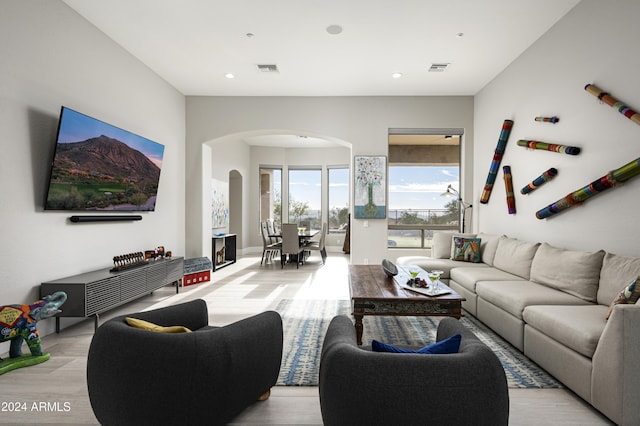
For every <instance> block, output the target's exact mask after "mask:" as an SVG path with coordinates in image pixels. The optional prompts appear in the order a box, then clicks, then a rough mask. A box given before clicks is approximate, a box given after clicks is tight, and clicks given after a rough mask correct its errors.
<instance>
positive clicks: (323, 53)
mask: <svg viewBox="0 0 640 426" xmlns="http://www.w3.org/2000/svg"><path fill="white" fill-rule="evenodd" d="M64 2H65V3H66V4H68V5H69V6H70V7H71V8H73V9H75V10H76V11H77V12H78V13H79V14H80V15H82V16H84V17H85V18H86V19H87V20H88V21H90V22H91V23H93V24H94V25H95V26H96V27H98V28H99V29H101V30H102V31H103V32H104V33H105V34H107V36H109V37H110V38H112V39H113V40H114V41H115V42H117V43H118V44H120V45H121V46H122V47H124V48H125V49H126V50H128V51H129V52H130V53H131V54H132V55H134V56H135V57H137V58H138V59H139V60H141V61H142V62H143V63H145V64H146V65H147V66H148V67H149V68H151V69H152V70H153V71H155V72H156V73H157V74H158V75H160V76H161V77H162V78H164V79H165V80H166V81H167V82H169V84H171V85H172V86H174V87H175V88H177V89H178V90H179V91H180V92H181V93H183V94H184V95H199V96H371V95H381V96H392V95H399V96H405V95H424V96H429V95H445V96H446V95H475V94H476V93H477V92H478V91H479V90H480V89H482V88H483V87H484V86H485V85H486V84H487V83H489V82H490V81H491V80H492V79H493V78H494V77H496V76H497V75H498V74H499V73H500V72H501V71H502V70H503V69H504V68H505V67H506V66H507V65H509V63H511V62H512V61H513V60H514V59H515V58H516V57H518V55H520V54H521V53H522V52H523V51H524V50H526V49H527V48H528V47H529V46H530V45H531V44H532V43H533V42H534V41H535V40H536V39H538V38H539V37H540V36H541V35H542V34H544V33H545V32H546V31H547V30H548V29H549V28H550V27H551V26H553V25H554V23H555V22H557V21H558V20H559V19H560V18H561V17H562V16H563V15H565V14H566V13H567V12H568V11H569V10H570V9H571V8H573V7H574V6H575V5H576V4H577V3H578V2H579V0H536V1H531V0H394V1H384V0H271V1H269V0H228V1H224V2H223V1H219V0H218V1H216V0H181V1H177V0H64ZM330 25H339V26H341V27H342V29H343V31H342V33H340V34H337V35H332V34H329V33H328V32H327V27H329V26H330ZM248 33H251V34H253V36H252V37H248V36H247V34H248ZM459 33H462V34H463V36H458V34H459ZM432 63H449V64H450V65H449V67H448V69H447V70H446V71H444V72H428V69H429V66H430V65H431V64H432ZM257 64H276V65H277V66H278V68H279V73H276V74H269V73H261V72H259V71H258V69H257V67H256V65H257ZM394 72H400V73H402V74H403V76H402V77H401V78H397V79H394V78H392V77H391V74H392V73H394ZM225 73H233V74H234V75H235V78H233V79H228V78H226V77H225Z"/></svg>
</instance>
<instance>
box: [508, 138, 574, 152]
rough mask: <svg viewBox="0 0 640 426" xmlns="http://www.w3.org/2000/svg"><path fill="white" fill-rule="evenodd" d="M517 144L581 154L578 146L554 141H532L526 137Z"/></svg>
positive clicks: (544, 149)
mask: <svg viewBox="0 0 640 426" xmlns="http://www.w3.org/2000/svg"><path fill="white" fill-rule="evenodd" d="M516 144H517V145H518V146H522V147H525V148H531V149H541V150H543V151H551V152H559V153H561V154H568V155H578V154H580V148H578V147H577V146H568V145H557V144H553V143H546V142H540V141H530V140H525V139H520V140H519V141H518V142H516Z"/></svg>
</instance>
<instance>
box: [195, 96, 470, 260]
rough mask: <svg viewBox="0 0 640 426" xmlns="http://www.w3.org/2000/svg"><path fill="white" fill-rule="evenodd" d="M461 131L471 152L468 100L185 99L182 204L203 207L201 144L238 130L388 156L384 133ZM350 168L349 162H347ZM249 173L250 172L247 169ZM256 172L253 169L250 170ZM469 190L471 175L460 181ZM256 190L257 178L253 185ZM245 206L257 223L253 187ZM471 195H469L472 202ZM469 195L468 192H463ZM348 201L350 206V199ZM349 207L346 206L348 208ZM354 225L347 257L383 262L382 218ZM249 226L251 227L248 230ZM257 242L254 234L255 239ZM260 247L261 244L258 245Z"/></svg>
mask: <svg viewBox="0 0 640 426" xmlns="http://www.w3.org/2000/svg"><path fill="white" fill-rule="evenodd" d="M438 127H442V128H445V127H455V128H463V129H465V138H464V139H465V143H466V145H467V147H472V146H473V139H474V130H473V99H472V98H471V97H464V96H461V97H410V96H407V97H377V96H372V97H187V151H186V156H187V157H186V161H187V169H186V183H187V204H188V205H189V206H202V203H203V200H202V199H201V197H200V195H199V194H201V187H202V181H203V179H202V171H203V170H202V168H201V167H202V166H201V165H200V161H199V158H200V156H201V153H202V149H201V146H202V144H204V143H207V142H209V141H213V140H215V139H218V138H222V137H225V136H228V135H234V134H237V133H243V132H260V131H271V130H274V129H284V130H285V131H287V132H295V131H299V132H301V133H305V134H315V135H320V136H324V137H331V138H334V139H336V140H339V141H343V142H346V143H348V144H351V155H352V156H353V155H387V152H388V139H387V137H388V129H389V128H438ZM349 161H350V162H351V161H352V160H349ZM472 162H473V152H472V150H471V149H467V150H466V151H465V152H464V157H463V164H462V168H465V167H466V168H467V170H469V171H470V170H471V169H472ZM252 167H254V166H252ZM252 173H257V170H256V171H254V172H252ZM462 178H463V180H464V181H465V184H466V186H467V187H468V188H469V189H470V187H471V174H470V173H469V175H464V176H463V177H462ZM254 185H257V180H256V182H255V183H254ZM252 191H255V192H254V196H251V198H250V200H248V201H249V203H250V204H245V205H246V206H247V209H249V211H250V212H255V213H252V214H253V215H254V216H250V217H252V218H253V219H250V221H251V220H252V221H253V222H252V223H249V224H248V226H249V228H247V229H254V228H255V227H257V223H258V219H257V218H258V216H257V214H258V213H257V212H258V205H257V203H258V202H259V197H258V195H257V194H258V192H257V188H256V189H252ZM470 195H471V192H470V190H469V195H468V196H469V197H470ZM464 196H465V197H467V194H466V193H465V194H464ZM351 201H352V200H351ZM352 204H353V202H351V205H352ZM203 214H204V213H203V209H202V208H197V207H196V208H193V209H192V210H188V211H187V254H188V255H193V256H196V255H198V253H199V252H201V247H203V238H208V236H205V234H204V233H203V232H202V226H201V225H200V224H201V223H202V219H203ZM363 222H364V221H363V220H353V221H352V228H351V259H352V262H353V263H362V262H363V260H364V259H365V258H366V259H369V262H371V263H377V262H380V261H381V260H382V259H383V258H384V257H386V256H387V248H386V245H387V224H386V221H384V220H369V224H370V226H369V228H364V227H363ZM251 227H254V228H251ZM255 238H256V241H257V238H258V236H256V237H255ZM255 245H257V246H261V245H262V243H260V244H255Z"/></svg>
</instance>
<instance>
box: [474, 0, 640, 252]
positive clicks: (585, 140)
mask: <svg viewBox="0 0 640 426" xmlns="http://www.w3.org/2000/svg"><path fill="white" fill-rule="evenodd" d="M639 16H640V2H637V1H635V0H619V1H615V2H601V1H598V0H583V1H582V2H581V3H580V4H578V5H577V6H576V7H575V8H574V9H573V10H572V11H571V12H569V13H568V14H567V16H565V17H564V18H563V19H562V20H561V21H559V22H558V24H557V25H556V26H554V27H553V28H552V29H551V30H549V31H548V32H547V34H545V35H544V36H543V37H542V38H541V39H539V40H538V41H537V42H536V43H535V44H534V45H533V46H532V47H531V48H529V49H528V50H527V51H526V52H525V53H523V54H522V55H521V56H520V57H519V58H518V59H517V60H516V61H515V62H514V63H512V64H511V66H509V67H508V68H507V69H506V70H505V71H504V72H502V73H501V74H500V75H499V76H498V77H497V78H496V79H495V80H494V81H493V82H491V83H490V84H489V85H488V86H486V87H485V88H484V89H483V90H482V91H481V92H480V93H479V94H478V95H477V96H476V97H475V120H474V128H475V145H474V147H475V166H476V167H475V172H474V182H475V184H474V202H473V205H474V209H473V210H474V220H475V221H476V222H477V223H476V224H477V225H479V226H477V229H481V230H484V231H487V232H495V233H506V234H507V235H509V236H513V237H518V238H522V239H528V240H535V241H547V242H549V243H550V244H553V245H556V246H558V247H565V248H573V249H587V250H598V249H605V250H608V251H611V252H614V253H618V254H627V255H639V254H640V252H639V251H638V237H639V236H640V226H639V225H638V211H639V210H640V197H639V196H638V195H639V194H640V176H638V177H636V178H634V179H632V180H630V181H628V182H627V183H626V184H625V185H623V186H621V187H619V188H613V189H609V190H608V191H606V192H603V193H601V194H599V195H597V196H596V197H595V198H592V199H590V200H588V201H586V202H585V203H583V204H582V205H581V206H579V207H574V208H572V209H569V210H567V211H565V212H563V213H560V214H558V215H556V216H553V217H551V218H549V219H546V220H539V219H537V218H536V217H535V213H536V211H538V210H540V209H542V208H544V207H546V206H547V205H549V204H550V203H553V202H555V201H557V200H559V199H560V198H562V197H564V196H566V195H567V194H569V193H571V192H573V191H575V190H577V189H579V188H582V187H584V186H585V185H588V184H589V183H591V182H592V181H594V180H596V179H598V178H600V177H602V176H603V175H605V174H607V172H609V171H610V170H613V169H616V168H618V167H620V166H622V165H624V164H626V163H628V162H630V161H631V160H633V159H636V158H638V157H639V156H640V126H638V125H637V124H635V123H633V122H632V121H630V120H628V119H627V118H625V117H624V116H622V115H621V114H619V113H618V112H617V111H616V110H614V109H613V108H611V107H609V106H607V105H605V104H603V103H600V102H599V101H598V100H597V99H596V98H595V97H594V96H592V95H590V94H589V93H587V92H586V91H585V90H584V86H585V85H586V84H588V83H592V84H595V85H597V86H599V87H600V88H601V89H603V90H605V91H608V92H610V93H611V94H612V95H613V96H615V97H617V98H618V99H619V100H621V101H623V102H625V103H626V104H627V105H629V106H631V107H632V108H634V109H635V110H636V111H640V84H638V78H637V76H638V70H640V56H638V54H637V53H638V48H637V46H636V41H637V40H638V39H640V26H638V25H637V18H638V17H639ZM540 115H546V116H551V115H557V116H558V117H559V118H560V122H559V123H557V124H555V125H553V124H547V123H537V122H535V121H534V117H536V116H540ZM504 119H513V120H514V126H513V130H512V132H511V137H510V139H509V142H508V144H507V149H506V152H505V155H504V159H503V161H502V165H510V166H511V168H512V174H513V185H514V189H515V192H516V208H517V214H515V215H509V214H507V206H506V201H505V189H504V182H503V177H502V167H501V168H500V172H499V174H498V177H497V179H496V184H495V186H494V189H493V192H492V195H491V198H490V201H489V203H488V204H486V205H481V204H480V203H479V198H480V195H481V193H482V188H483V185H484V183H485V181H486V178H487V173H488V171H489V165H490V163H491V159H492V155H493V151H494V150H495V147H496V143H497V141H498V135H499V133H500V127H501V125H502V122H503V120H504ZM519 139H529V140H541V141H548V142H551V143H559V144H565V145H575V146H579V147H581V148H582V152H581V153H580V154H579V155H577V156H570V155H565V154H558V153H552V152H547V151H540V150H528V149H525V148H522V147H519V146H517V145H516V141H517V140H519ZM549 167H556V168H557V169H558V176H557V177H556V178H555V179H554V180H552V181H551V182H548V183H547V184H545V185H544V186H542V187H541V188H539V189H538V190H537V191H535V192H533V193H531V194H530V195H526V196H525V195H521V194H520V193H519V191H520V188H522V187H523V186H524V185H526V184H527V183H529V182H530V181H531V180H533V179H534V178H535V177H537V176H538V175H540V174H541V173H542V172H543V171H545V170H547V169H548V168H549Z"/></svg>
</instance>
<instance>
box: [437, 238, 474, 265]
mask: <svg viewBox="0 0 640 426" xmlns="http://www.w3.org/2000/svg"><path fill="white" fill-rule="evenodd" d="M454 236H455V237H466V238H473V237H475V236H476V234H461V233H459V232H446V231H439V232H434V233H433V238H432V239H431V257H433V258H435V259H450V258H451V257H452V253H453V248H452V247H451V246H452V241H453V237H454Z"/></svg>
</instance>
